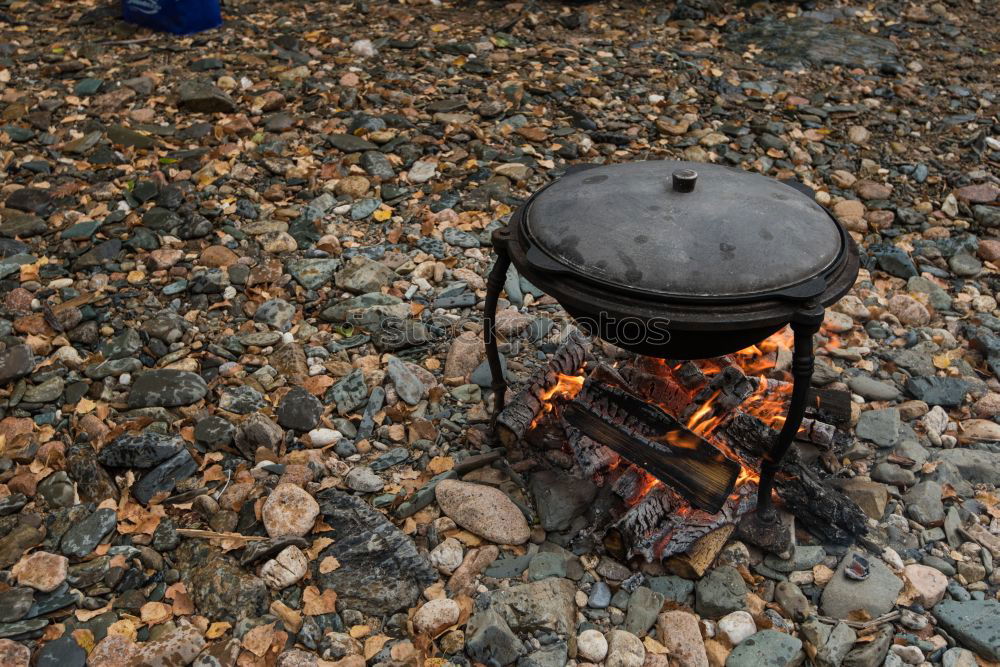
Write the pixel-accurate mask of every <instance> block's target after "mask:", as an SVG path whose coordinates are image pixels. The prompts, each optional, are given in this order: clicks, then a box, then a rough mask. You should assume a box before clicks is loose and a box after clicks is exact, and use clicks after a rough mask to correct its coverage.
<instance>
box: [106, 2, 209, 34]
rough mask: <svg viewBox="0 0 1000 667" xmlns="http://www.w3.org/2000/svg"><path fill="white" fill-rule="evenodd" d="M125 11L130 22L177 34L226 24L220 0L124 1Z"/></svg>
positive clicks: (123, 9)
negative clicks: (223, 19) (223, 20)
mask: <svg viewBox="0 0 1000 667" xmlns="http://www.w3.org/2000/svg"><path fill="white" fill-rule="evenodd" d="M122 14H123V18H124V19H125V20H126V21H128V22H129V23H138V24H139V25H143V26H146V27H147V28H152V29H153V30H161V31H164V32H172V33H174V34H175V35H190V34H192V33H195V32H201V31H202V30H211V29H212V28H218V27H219V26H220V25H222V11H221V10H220V9H219V0H122Z"/></svg>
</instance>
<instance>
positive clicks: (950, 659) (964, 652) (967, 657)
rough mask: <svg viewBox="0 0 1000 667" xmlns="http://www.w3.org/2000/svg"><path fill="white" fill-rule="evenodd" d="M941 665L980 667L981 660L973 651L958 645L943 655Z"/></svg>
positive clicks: (944, 666)
mask: <svg viewBox="0 0 1000 667" xmlns="http://www.w3.org/2000/svg"><path fill="white" fill-rule="evenodd" d="M941 667H979V661H978V660H976V654H975V653H973V652H972V651H970V650H968V649H964V648H960V647H958V646H956V647H955V648H950V649H948V650H947V651H945V652H944V655H942V656H941Z"/></svg>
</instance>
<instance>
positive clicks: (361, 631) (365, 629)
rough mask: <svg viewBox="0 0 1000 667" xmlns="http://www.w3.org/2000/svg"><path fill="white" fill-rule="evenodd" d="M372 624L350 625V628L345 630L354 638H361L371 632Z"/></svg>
mask: <svg viewBox="0 0 1000 667" xmlns="http://www.w3.org/2000/svg"><path fill="white" fill-rule="evenodd" d="M371 631H372V626H370V625H352V626H351V629H350V630H348V631H347V633H348V634H349V635H351V637H353V638H354V639H361V638H362V637H364V636H366V635H369V634H371Z"/></svg>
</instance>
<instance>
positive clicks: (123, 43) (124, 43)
mask: <svg viewBox="0 0 1000 667" xmlns="http://www.w3.org/2000/svg"><path fill="white" fill-rule="evenodd" d="M156 38H157V35H150V36H149V37H138V38H136V39H112V40H109V41H107V42H97V43H98V44H100V45H101V46H128V45H129V44H144V43H145V42H151V41H153V40H154V39H156Z"/></svg>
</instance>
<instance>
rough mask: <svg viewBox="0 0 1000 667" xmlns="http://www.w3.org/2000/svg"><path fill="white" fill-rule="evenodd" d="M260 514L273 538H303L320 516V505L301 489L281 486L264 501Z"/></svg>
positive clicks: (291, 485) (292, 486)
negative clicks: (286, 536) (289, 536)
mask: <svg viewBox="0 0 1000 667" xmlns="http://www.w3.org/2000/svg"><path fill="white" fill-rule="evenodd" d="M260 514H261V520H262V521H263V522H264V528H266V529H267V534H268V535H270V536H271V537H283V536H285V535H294V536H295V537H302V536H303V535H305V534H306V533H308V532H309V531H310V530H311V529H312V526H313V523H315V521H316V517H317V516H319V503H317V502H316V500H315V499H314V498H313V497H312V496H310V495H309V493H308V492H307V491H305V490H304V489H302V488H301V487H298V486H295V485H294V484H279V485H278V486H276V487H275V488H274V491H272V492H271V495H269V496H268V497H267V500H265V501H264V505H263V507H261V510H260Z"/></svg>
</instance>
